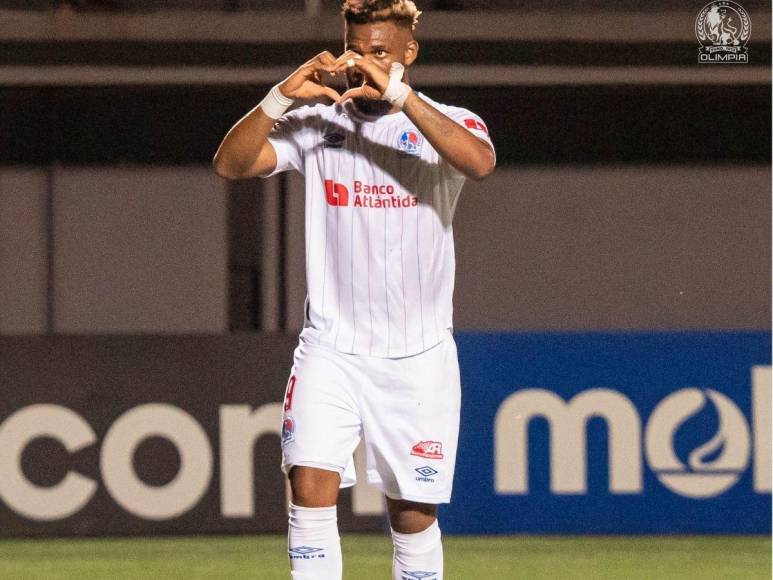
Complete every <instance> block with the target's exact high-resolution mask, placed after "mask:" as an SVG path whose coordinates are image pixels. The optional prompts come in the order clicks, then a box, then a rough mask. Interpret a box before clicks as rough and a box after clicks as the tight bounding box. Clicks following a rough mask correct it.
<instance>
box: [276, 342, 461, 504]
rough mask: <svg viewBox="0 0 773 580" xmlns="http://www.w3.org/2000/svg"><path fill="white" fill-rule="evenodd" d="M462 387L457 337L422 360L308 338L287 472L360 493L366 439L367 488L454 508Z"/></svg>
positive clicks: (291, 415) (298, 365)
mask: <svg viewBox="0 0 773 580" xmlns="http://www.w3.org/2000/svg"><path fill="white" fill-rule="evenodd" d="M460 404H461V389H460V382H459V362H458V359H457V353H456V343H455V342H454V339H453V336H452V335H451V333H450V332H448V334H447V336H446V337H445V338H444V339H443V341H441V342H440V343H439V344H437V345H435V346H434V347H432V348H430V349H429V350H427V351H425V352H422V353H420V354H417V355H414V356H409V357H404V358H397V359H388V358H378V357H369V356H362V355H355V354H344V353H341V352H338V351H336V350H333V349H331V348H328V347H325V346H320V345H316V344H310V343H308V342H306V341H304V340H303V339H301V342H300V344H299V345H298V347H297V348H296V349H295V355H294V361H293V369H292V374H291V376H290V380H289V382H288V385H287V391H286V393H285V404H284V416H283V422H282V470H283V471H284V472H285V473H289V471H290V468H291V467H293V466H296V465H301V466H307V467H317V468H320V469H327V470H330V471H337V472H338V473H339V474H340V475H341V487H348V486H351V485H354V483H355V481H356V476H355V472H354V462H353V459H352V454H353V452H354V450H355V448H356V447H357V445H358V444H359V442H360V439H361V438H362V439H363V440H364V443H365V450H366V456H367V468H368V469H367V470H368V481H369V482H370V483H371V484H373V485H375V486H376V487H378V488H379V489H380V490H381V491H382V492H383V493H384V494H385V495H386V496H387V497H389V498H392V499H403V500H408V501H415V502H421V503H432V504H438V503H448V502H449V501H450V499H451V487H452V484H453V478H454V466H455V463H456V445H457V439H458V437H459V408H460Z"/></svg>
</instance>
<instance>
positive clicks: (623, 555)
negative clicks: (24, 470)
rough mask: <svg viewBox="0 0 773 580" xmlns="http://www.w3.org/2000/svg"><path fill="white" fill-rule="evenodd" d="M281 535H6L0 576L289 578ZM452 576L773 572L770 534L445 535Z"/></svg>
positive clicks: (353, 562) (371, 542)
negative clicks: (55, 537) (22, 537)
mask: <svg viewBox="0 0 773 580" xmlns="http://www.w3.org/2000/svg"><path fill="white" fill-rule="evenodd" d="M285 542H286V540H285V538H284V537H280V536H234V537H222V536H218V537H193V538H191V537H189V538H151V539H98V540H87V539H83V540H0V578H2V579H4V580H5V579H13V580H25V579H33V578H34V579H43V578H45V579H49V578H50V579H65V578H66V579H73V580H75V579H77V580H90V579H100V580H120V579H129V578H159V579H178V578H179V579H186V580H193V579H203V578H216V579H231V578H233V579H236V578H239V579H248V578H260V579H264V578H265V579H274V578H276V579H280V578H281V579H283V580H286V579H287V578H289V573H288V572H287V563H286V555H285ZM444 546H445V554H446V575H445V577H446V579H447V580H456V579H459V580H461V579H464V580H477V579H489V578H523V579H529V580H540V579H546V580H547V579H551V580H556V579H558V580H565V579H569V578H582V579H585V578H587V579H594V580H606V579H609V580H613V579H614V580H623V579H629V578H638V579H642V580H643V579H647V580H659V579H674V580H677V579H678V580H690V579H696V580H697V579H700V580H709V579H715V578H716V579H723V580H724V579H732V578H738V579H741V578H743V579H745V580H746V579H748V580H752V579H757V578H759V579H767V580H769V579H770V578H771V542H770V539H769V538H766V537H759V536H753V537H737V536H736V537H726V536H725V537H680V536H660V537H543V536H540V537H535V536H508V537H446V538H445V539H444ZM391 548H392V547H391V542H390V541H389V539H388V538H386V537H382V536H377V535H349V536H345V537H344V540H343V549H344V578H351V579H354V578H368V580H379V579H384V580H388V579H389V578H390V572H389V569H390V563H391Z"/></svg>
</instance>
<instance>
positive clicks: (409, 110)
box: [338, 51, 496, 181]
mask: <svg viewBox="0 0 773 580" xmlns="http://www.w3.org/2000/svg"><path fill="white" fill-rule="evenodd" d="M338 63H339V64H338V68H339V70H340V69H341V68H342V67H345V66H354V67H356V68H357V69H359V70H360V71H361V72H362V73H363V74H365V75H367V76H368V77H369V78H370V79H371V80H372V81H373V84H374V85H376V87H377V88H378V91H380V94H379V92H378V91H377V90H376V89H374V88H372V87H370V86H367V85H363V86H362V87H357V88H354V89H351V90H349V91H347V92H345V93H344V95H343V97H342V99H348V98H353V97H365V98H370V99H382V98H383V99H386V100H388V101H390V102H391V103H392V104H397V105H398V106H400V107H402V110H403V112H404V113H405V114H406V115H407V116H408V118H409V119H410V120H411V121H413V123H414V124H415V125H416V127H417V128H418V129H419V131H421V134H422V135H424V137H425V138H426V139H427V141H429V142H430V144H431V145H432V146H433V147H434V148H435V150H436V151H437V152H438V153H439V154H440V156H441V157H442V158H443V159H445V160H446V161H447V162H448V163H450V164H451V165H452V166H453V167H455V168H456V169H457V170H458V171H460V172H461V173H462V174H464V175H465V176H466V177H469V178H470V179H475V180H477V181H479V180H481V179H483V178H485V177H486V176H488V175H489V174H490V173H491V172H492V171H494V166H495V165H496V158H495V156H494V151H493V149H492V148H491V146H490V145H489V144H488V143H486V142H485V141H483V140H482V139H479V138H478V137H476V136H475V135H473V134H472V133H470V132H469V131H468V130H467V129H465V128H464V127H462V126H461V125H459V124H458V123H457V122H456V121H454V120H453V119H451V118H450V117H448V116H447V115H444V114H443V113H441V112H440V111H438V110H437V109H436V108H435V107H433V106H432V105H430V104H429V103H427V102H426V101H424V100H423V99H421V98H419V97H418V96H417V95H416V94H415V93H414V92H413V91H412V90H411V89H410V87H408V86H407V85H406V84H404V83H402V82H401V79H402V65H398V66H399V67H400V69H399V70H398V71H395V70H394V69H393V71H392V75H388V74H387V73H385V72H384V71H383V70H382V69H381V68H380V67H378V66H376V65H375V64H373V63H372V62H370V61H369V60H368V59H367V58H364V57H361V56H359V55H357V54H355V53H353V52H351V51H349V52H347V53H344V55H342V56H341V57H339V59H338ZM392 66H393V67H394V66H395V64H393V65H392ZM395 73H399V74H397V75H396V74H395ZM393 77H395V78H393Z"/></svg>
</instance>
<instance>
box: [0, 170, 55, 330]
mask: <svg viewBox="0 0 773 580" xmlns="http://www.w3.org/2000/svg"><path fill="white" fill-rule="evenodd" d="M45 191H46V171H45V170H43V169H17V168H13V169H3V170H0V334H39V333H42V332H45V329H46V271H47V268H48V259H47V254H46V228H45V225H46V223H45V215H46V214H45V204H46V196H45Z"/></svg>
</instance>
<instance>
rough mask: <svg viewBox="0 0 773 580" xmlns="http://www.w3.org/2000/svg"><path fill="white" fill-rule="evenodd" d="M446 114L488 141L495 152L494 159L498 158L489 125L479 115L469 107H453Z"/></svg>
mask: <svg viewBox="0 0 773 580" xmlns="http://www.w3.org/2000/svg"><path fill="white" fill-rule="evenodd" d="M446 115H448V117H450V118H451V119H453V120H454V121H456V122H457V123H458V124H460V125H461V126H462V127H464V128H465V129H467V130H468V131H469V132H470V133H472V134H473V135H475V136H476V137H478V138H480V139H482V140H483V141H485V142H486V143H488V145H489V147H491V150H492V151H493V152H494V159H496V155H497V151H496V149H494V142H493V141H492V140H491V135H489V132H488V127H486V123H484V122H483V119H481V118H480V117H479V116H478V115H476V114H475V113H473V112H471V111H468V110H467V109H459V108H453V109H451V110H450V111H447V112H446Z"/></svg>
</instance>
